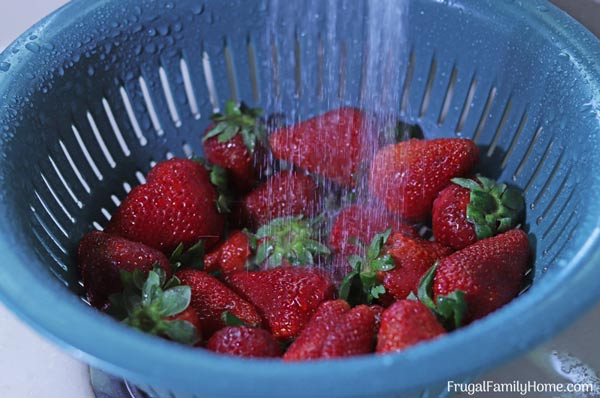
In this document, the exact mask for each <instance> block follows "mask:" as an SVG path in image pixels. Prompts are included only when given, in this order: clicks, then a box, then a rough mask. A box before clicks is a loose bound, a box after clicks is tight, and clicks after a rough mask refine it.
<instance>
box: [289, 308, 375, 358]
mask: <svg viewBox="0 0 600 398" xmlns="http://www.w3.org/2000/svg"><path fill="white" fill-rule="evenodd" d="M374 328H375V314H374V313H373V311H371V309H370V308H369V307H367V306H366V305H359V306H357V307H354V308H352V309H350V306H349V305H348V303H347V302H346V301H344V300H333V301H326V302H324V303H321V305H320V306H319V308H318V309H317V311H316V312H315V314H314V315H313V317H312V318H311V320H310V322H309V323H308V324H307V325H306V327H305V328H304V330H302V333H301V334H300V335H299V336H298V338H297V339H296V340H295V341H294V342H293V343H292V345H290V347H289V349H288V350H287V352H286V353H285V355H284V356H283V359H284V360H286V361H298V360H308V359H318V358H338V357H347V356H352V355H360V354H367V353H369V352H371V351H372V350H373V330H374Z"/></svg>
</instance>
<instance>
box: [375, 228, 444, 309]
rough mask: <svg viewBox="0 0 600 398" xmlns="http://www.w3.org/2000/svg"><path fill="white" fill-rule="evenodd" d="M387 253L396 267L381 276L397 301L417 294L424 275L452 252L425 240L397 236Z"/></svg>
mask: <svg viewBox="0 0 600 398" xmlns="http://www.w3.org/2000/svg"><path fill="white" fill-rule="evenodd" d="M384 252H385V253H387V254H390V255H391V256H392V258H393V259H394V263H395V264H396V266H395V268H394V269H392V270H389V271H386V272H380V273H379V277H380V278H382V280H383V286H384V287H385V291H386V293H387V294H390V295H391V296H392V297H394V299H396V300H402V299H405V298H406V297H407V296H408V295H409V294H410V293H411V292H413V293H415V294H416V292H417V289H418V287H419V281H420V280H421V278H422V277H423V275H424V274H425V273H426V272H427V270H429V268H431V266H432V265H433V264H434V263H435V262H436V261H437V260H439V259H440V258H441V257H445V256H447V255H449V254H450V253H451V250H450V249H448V248H443V247H441V245H439V244H436V243H433V242H429V241H427V240H424V239H421V238H409V237H407V236H405V235H403V234H393V235H391V236H390V238H389V239H388V241H387V243H386V246H385V247H384Z"/></svg>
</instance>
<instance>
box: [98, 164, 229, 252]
mask: <svg viewBox="0 0 600 398" xmlns="http://www.w3.org/2000/svg"><path fill="white" fill-rule="evenodd" d="M149 177H150V182H148V183H146V184H144V185H141V186H138V187H136V188H134V189H133V190H132V191H131V192H130V193H129V195H127V197H126V198H125V200H124V201H123V203H121V206H120V207H119V208H118V209H117V211H116V213H115V214H113V217H112V220H111V221H110V224H109V225H108V227H107V229H106V231H107V232H110V233H114V234H116V235H120V236H123V237H125V238H127V239H130V240H133V241H136V242H142V243H144V244H146V245H148V246H150V247H153V248H155V249H158V250H160V251H162V252H163V253H166V254H171V252H173V250H174V249H175V248H176V247H177V246H178V245H179V244H180V243H183V245H184V246H185V247H187V248H189V247H191V246H193V245H194V244H196V243H197V242H198V241H199V240H200V239H202V240H204V246H205V248H206V249H209V248H210V247H212V246H214V244H215V243H216V242H217V241H218V240H219V238H220V236H221V234H222V233H223V227H224V219H223V216H221V215H220V214H219V213H218V212H217V208H216V205H215V202H216V200H217V192H216V191H215V189H214V187H213V186H212V185H211V183H210V179H209V176H208V173H207V172H206V170H204V167H203V166H202V165H201V164H199V163H197V162H194V161H192V160H185V159H172V160H168V161H166V162H162V163H159V164H158V165H157V166H156V170H153V171H151V172H150V174H149Z"/></svg>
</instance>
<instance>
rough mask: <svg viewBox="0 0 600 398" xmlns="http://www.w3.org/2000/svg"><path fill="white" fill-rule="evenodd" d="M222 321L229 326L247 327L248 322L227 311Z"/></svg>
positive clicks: (222, 315) (223, 314)
mask: <svg viewBox="0 0 600 398" xmlns="http://www.w3.org/2000/svg"><path fill="white" fill-rule="evenodd" d="M221 320H222V321H223V322H225V325H227V326H247V325H246V322H244V321H242V320H241V319H240V318H238V317H237V316H236V315H235V314H234V313H233V312H229V311H225V312H223V313H222V314H221Z"/></svg>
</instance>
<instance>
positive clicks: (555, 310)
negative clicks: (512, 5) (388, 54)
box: [0, 0, 600, 396]
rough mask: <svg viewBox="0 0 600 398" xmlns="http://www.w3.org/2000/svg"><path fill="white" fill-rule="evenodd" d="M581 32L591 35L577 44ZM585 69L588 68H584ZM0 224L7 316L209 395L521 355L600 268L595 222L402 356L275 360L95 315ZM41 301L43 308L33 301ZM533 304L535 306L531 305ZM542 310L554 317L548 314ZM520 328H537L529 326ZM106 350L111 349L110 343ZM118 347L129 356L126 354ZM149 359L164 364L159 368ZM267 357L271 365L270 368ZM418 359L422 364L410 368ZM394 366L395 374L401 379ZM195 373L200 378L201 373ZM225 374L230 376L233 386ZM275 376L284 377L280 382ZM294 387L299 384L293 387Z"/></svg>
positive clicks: (115, 367)
mask: <svg viewBox="0 0 600 398" xmlns="http://www.w3.org/2000/svg"><path fill="white" fill-rule="evenodd" d="M462 1H463V2H469V1H470V0H462ZM109 2H110V0H103V1H97V2H86V1H83V0H77V1H73V2H71V3H69V4H67V5H66V6H64V7H63V8H61V9H60V10H58V11H56V12H55V13H53V14H51V15H50V16H48V17H47V18H45V19H44V20H42V21H41V22H40V23H38V24H36V25H35V26H34V27H32V28H31V29H30V30H29V31H27V32H26V33H24V34H23V35H22V36H21V38H20V39H18V40H17V42H16V43H15V44H13V45H12V46H11V47H9V49H7V50H6V51H5V52H4V53H3V54H1V55H0V62H3V61H4V60H6V59H8V58H9V57H11V55H10V52H11V51H10V50H11V49H12V48H13V47H15V46H19V45H20V44H19V43H20V41H21V40H23V38H25V37H28V36H29V35H30V34H31V32H34V31H36V30H39V29H44V30H45V31H47V32H49V31H52V30H53V29H59V27H64V25H65V24H71V23H74V22H73V16H74V15H77V17H78V18H81V19H83V18H85V16H86V15H87V14H89V13H90V12H91V11H92V10H93V9H95V8H96V7H99V6H101V5H103V4H107V3H109ZM481 3H482V4H481V5H479V7H485V6H484V5H483V3H484V2H481ZM485 3H486V4H487V3H490V1H486V2H485ZM508 6H509V5H504V7H508ZM538 6H544V7H548V10H547V11H546V12H545V16H544V19H541V18H539V17H538V18H536V17H534V15H538V14H536V13H535V12H534V10H535V9H536V8H537V7H538ZM519 11H521V12H523V11H525V12H528V13H529V14H530V16H531V19H532V23H533V22H536V23H537V24H542V25H543V26H546V27H547V28H550V25H549V24H550V22H549V21H550V20H552V23H555V24H557V25H561V26H563V27H566V28H568V29H567V30H569V32H565V31H563V32H562V34H563V35H566V37H564V40H567V39H568V40H570V41H574V42H581V43H583V44H581V46H582V48H583V50H585V51H587V52H591V53H594V54H598V55H599V56H600V50H599V48H600V46H598V43H597V41H596V40H593V44H590V43H589V39H590V38H591V37H593V35H592V34H591V33H590V32H588V31H587V30H585V29H584V28H583V27H581V25H579V24H578V23H576V22H575V21H574V20H572V19H571V18H570V17H568V16H567V15H566V14H564V13H563V12H562V11H560V10H559V9H558V8H556V7H554V6H553V5H551V4H550V3H548V2H546V1H545V0H534V1H531V2H528V4H525V5H522V6H521V8H519ZM584 38H585V39H588V40H580V39H584ZM594 39H595V38H594ZM598 59H600V57H599V58H598ZM24 63H25V61H23V60H21V61H19V62H14V63H13V66H12V68H11V70H10V71H9V73H7V74H5V78H4V79H0V98H1V97H2V96H3V94H5V93H6V91H7V90H8V86H9V82H10V79H9V78H8V77H10V76H12V75H13V74H18V73H22V71H23V70H24V69H25V68H27V66H26V65H24ZM588 67H590V68H591V65H588ZM596 71H597V70H596ZM6 76H8V77H6ZM15 76H16V75H15ZM599 76H600V74H597V75H595V83H596V85H598V86H600V79H599ZM595 216H597V214H596V215H595ZM590 217H591V216H590ZM597 219H598V218H597V217H596V220H597ZM0 220H2V222H1V223H0V231H1V234H0V236H1V237H2V241H0V253H5V255H6V257H5V259H4V261H5V263H7V264H11V265H12V266H10V267H0V300H1V301H3V302H4V303H5V304H6V305H7V306H8V307H9V308H10V309H11V310H12V311H13V312H15V313H16V314H17V315H18V316H19V317H21V318H22V319H23V320H25V321H26V322H27V323H28V324H29V325H31V326H32V327H34V328H35V329H36V330H37V331H38V332H40V333H41V334H43V335H45V336H46V337H48V338H50V339H52V340H53V341H54V342H56V343H58V344H59V345H60V346H61V347H62V348H63V349H66V350H67V351H69V352H70V353H71V354H73V355H75V356H76V357H77V358H80V359H83V360H85V361H86V362H88V363H90V364H91V365H92V366H97V367H99V368H102V369H105V370H107V371H108V372H111V373H114V374H118V375H120V376H122V377H125V378H128V379H131V380H132V381H134V382H137V383H142V384H144V383H145V384H153V385H164V386H165V387H167V388H172V387H173V386H176V385H177V384H179V383H182V384H185V385H186V386H188V387H189V388H193V389H196V388H197V389H201V388H203V389H204V391H205V392H206V393H207V394H211V393H215V394H219V392H222V391H225V390H229V391H233V389H238V388H240V386H245V387H247V388H251V389H250V390H248V391H253V392H265V391H272V390H269V388H271V387H270V386H266V387H265V386H264V385H266V384H268V383H274V385H273V386H272V388H275V389H279V390H280V391H282V392H285V391H288V392H289V390H292V391H296V392H302V391H303V388H305V387H306V386H309V385H327V384H329V383H331V381H332V380H331V378H332V377H334V376H332V374H335V377H336V379H335V380H336V381H338V382H339V381H340V380H342V381H344V382H345V383H340V384H339V385H338V386H336V387H335V389H336V391H337V392H338V393H340V394H346V395H345V396H350V395H356V396H361V395H363V396H364V395H365V394H369V393H373V392H374V390H370V389H368V388H367V387H372V386H373V385H374V386H377V387H376V389H377V392H378V393H382V394H383V393H393V392H395V391H396V390H397V388H398V386H397V385H396V384H394V385H391V386H390V385H386V383H385V382H384V381H385V380H388V381H389V380H398V379H401V381H402V386H401V388H402V389H403V390H411V389H413V388H419V387H422V386H425V385H431V384H432V383H436V382H443V381H445V380H449V379H452V378H457V377H460V376H462V375H465V374H468V373H472V372H473V371H480V370H483V369H487V368H490V367H491V366H494V365H496V364H498V363H499V362H501V361H504V360H506V359H508V358H509V357H512V356H515V355H517V354H518V353H521V352H524V351H525V350H527V349H530V348H531V347H532V345H533V344H534V342H541V341H542V340H545V339H546V338H548V337H550V335H551V334H552V333H554V332H556V331H558V330H560V329H562V328H564V327H565V326H566V325H567V324H568V323H569V321H572V320H573V319H574V318H575V317H576V316H577V315H579V314H580V313H581V312H582V311H583V310H585V309H586V308H587V307H589V305H591V304H592V303H593V302H594V301H596V300H597V299H598V297H599V296H600V292H598V291H597V286H596V281H597V280H599V279H600V267H591V266H586V265H590V264H594V263H597V262H599V261H600V227H598V223H597V222H596V228H595V229H594V232H593V233H592V235H591V236H590V237H589V239H588V241H587V242H586V243H585V244H584V245H583V246H582V249H581V250H580V251H579V253H578V254H577V256H576V257H575V258H573V259H572V260H571V262H570V263H569V264H568V266H567V267H565V268H564V269H563V270H561V272H562V273H563V274H564V275H565V276H568V278H558V277H557V278H554V280H552V281H551V282H553V283H550V282H549V283H544V284H543V285H540V286H539V287H536V289H535V294H525V295H523V296H522V297H521V298H519V300H516V301H515V302H513V303H511V304H509V305H508V306H507V307H505V308H503V309H502V310H500V311H498V312H496V313H494V314H492V315H491V316H489V317H487V318H485V319H483V320H481V321H479V322H476V323H474V324H473V325H471V326H469V327H467V328H465V329H463V330H462V331H461V332H459V333H453V334H450V335H448V336H446V337H445V338H443V339H439V340H436V341H432V342H429V343H426V344H422V345H418V346H416V347H414V348H412V349H410V350H407V351H405V352H403V353H398V354H390V355H385V356H379V355H369V356H365V357H356V358H351V359H344V360H326V361H317V362H312V363H285V364H280V362H279V361H278V360H252V359H239V358H234V357H226V356H220V355H215V354H212V353H210V352H208V351H197V350H191V349H188V348H186V347H181V346H178V345H176V344H173V343H170V342H167V341H163V340H160V339H156V338H153V337H149V336H146V335H143V334H141V333H138V332H136V331H133V330H130V329H128V328H126V327H123V326H121V325H119V324H117V323H116V322H113V321H112V320H110V319H109V318H108V317H106V316H104V315H101V314H99V313H97V312H96V311H94V310H92V309H91V308H89V307H88V306H86V305H85V304H84V303H83V302H81V301H80V300H79V299H78V298H76V297H74V296H73V295H72V294H71V293H70V292H68V291H66V289H64V288H60V289H59V288H57V287H58V286H59V285H60V283H59V282H58V281H53V282H52V283H51V286H50V285H46V284H45V283H47V281H45V282H41V280H42V279H43V276H40V275H36V274H35V273H34V272H33V270H31V269H29V268H28V267H25V266H23V267H19V266H18V265H20V264H22V260H21V259H20V258H19V257H18V255H17V252H16V251H15V250H14V249H13V248H14V247H15V245H18V242H17V241H16V238H15V237H12V234H11V231H9V229H8V226H10V225H11V224H10V222H9V220H8V215H7V214H6V212H5V211H4V210H2V211H1V212H0ZM15 281H20V286H36V287H38V289H37V290H36V291H35V292H33V293H32V294H31V295H30V296H28V297H23V296H22V291H21V290H20V288H19V287H18V286H17V285H16V284H15ZM574 291H576V292H577V299H576V300H574V299H572V300H571V301H570V302H569V304H570V305H564V302H562V301H564V297H569V296H571V295H572V294H573V292H574ZM40 303H44V304H45V305H44V306H40ZM48 307H51V308H52V307H54V308H55V310H56V311H55V312H53V313H49V312H48V311H46V308H48ZM509 308H510V311H509V310H508V309H509ZM533 308H535V311H532V309H533ZM548 314H552V317H549V316H548ZM72 320H77V324H76V325H69V324H67V323H66V321H72ZM527 325H536V327H535V328H531V327H529V328H528V327H527ZM69 326H72V327H69ZM515 329H517V330H523V331H525V333H524V334H523V335H521V336H518V338H516V337H515V336H513V337H510V338H509V337H507V339H506V340H505V341H503V344H498V341H497V340H496V338H494V336H497V335H498V331H511V330H515ZM108 347H111V349H107V348H108ZM486 349H487V350H489V351H490V352H493V353H494V356H493V357H489V356H487V357H486V356H483V355H481V353H482V352H484V351H486ZM124 353H127V355H123V354H124ZM457 358H460V360H457ZM156 363H162V364H163V365H162V366H161V367H156V366H155V365H154V364H156ZM274 363H275V364H277V365H276V366H274ZM418 363H421V364H427V366H426V367H425V366H423V367H418V366H415V364H418ZM249 367H251V370H249ZM398 370H401V374H400V375H399V372H398ZM198 373H201V374H203V375H204V376H205V377H204V378H199V377H198V376H197V375H198ZM358 373H360V374H361V379H362V378H364V379H365V380H366V381H365V386H366V387H365V389H363V390H362V391H359V390H349V388H350V387H352V388H356V386H355V383H353V382H352V379H355V378H356V374H358ZM224 375H225V376H224ZM206 379H209V380H212V381H214V385H204V384H203V382H202V381H203V380H206ZM230 380H235V381H236V382H235V383H231V382H230ZM277 380H280V381H281V380H283V382H280V383H279V384H277V383H276V381H277ZM261 381H262V382H264V383H261ZM233 384H235V385H233ZM388 384H389V383H388ZM295 388H296V389H297V390H294V389H295Z"/></svg>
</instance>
